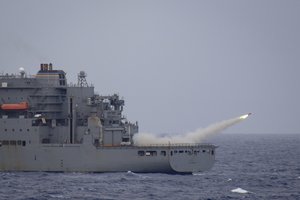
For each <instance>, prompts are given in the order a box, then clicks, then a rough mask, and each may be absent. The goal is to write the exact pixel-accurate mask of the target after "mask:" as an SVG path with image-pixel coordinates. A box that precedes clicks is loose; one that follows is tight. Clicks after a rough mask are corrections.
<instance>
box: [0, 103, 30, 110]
mask: <svg viewBox="0 0 300 200" xmlns="http://www.w3.org/2000/svg"><path fill="white" fill-rule="evenodd" d="M28 108H29V105H28V103H27V102H20V103H5V104H2V105H1V109H2V110H27V109H28Z"/></svg>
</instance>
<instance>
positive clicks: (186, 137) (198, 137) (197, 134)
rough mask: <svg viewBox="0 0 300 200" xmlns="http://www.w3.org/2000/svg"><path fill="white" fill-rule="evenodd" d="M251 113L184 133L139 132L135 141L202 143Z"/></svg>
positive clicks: (142, 142)
mask: <svg viewBox="0 0 300 200" xmlns="http://www.w3.org/2000/svg"><path fill="white" fill-rule="evenodd" d="M249 115H251V113H248V114H245V115H242V116H239V117H235V118H232V119H227V120H224V121H221V122H218V123H215V124H211V125H209V126H208V127H206V128H199V129H197V130H195V131H194V132H188V133H185V134H182V135H175V136H163V137H160V136H156V135H154V134H150V133H138V134H136V135H134V137H133V142H134V144H135V145H137V146H143V145H151V144H177V143H200V142H202V140H203V139H204V138H206V137H207V136H211V135H215V134H217V133H220V132H222V131H223V130H225V129H226V128H228V127H230V126H233V125H235V124H237V123H239V122H241V121H243V120H245V119H247V118H248V117H249Z"/></svg>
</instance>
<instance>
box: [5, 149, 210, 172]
mask: <svg viewBox="0 0 300 200" xmlns="http://www.w3.org/2000/svg"><path fill="white" fill-rule="evenodd" d="M140 152H144V155H139V153H140ZM212 152H214V146H210V145H198V146H182V148H178V147H176V148H174V147H163V146H161V147H158V146H155V147H99V148H96V147H93V146H90V145H77V144H47V145H32V146H30V147H29V146H28V147H23V146H18V145H15V146H13V145H7V146H2V147H0V170H1V171H49V172H122V171H132V172H143V173H148V172H151V173H155V172H160V173H192V172H201V171H206V170H208V169H210V168H211V167H212V166H213V163H214V160H215V155H214V153H212Z"/></svg>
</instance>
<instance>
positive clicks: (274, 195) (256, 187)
mask: <svg viewBox="0 0 300 200" xmlns="http://www.w3.org/2000/svg"><path fill="white" fill-rule="evenodd" d="M207 141H209V142H212V143H214V144H215V145H218V146H219V148H218V149H217V151H216V153H217V154H216V159H217V161H216V163H215V165H214V167H213V168H212V169H211V170H210V171H207V172H204V173H196V174H193V175H170V174H159V173H157V174H137V173H133V172H130V171H129V172H123V173H46V172H27V173H26V172H9V173H7V172H0V199H1V200H2V199H32V200H33V199H185V200H187V199H300V134H293V135H292V134H247V135H245V134H220V135H219V136H215V137H213V138H208V140H207ZM124 159H125V158H124Z"/></svg>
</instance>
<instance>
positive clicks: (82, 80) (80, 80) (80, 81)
mask: <svg viewBox="0 0 300 200" xmlns="http://www.w3.org/2000/svg"><path fill="white" fill-rule="evenodd" d="M77 76H78V82H77V85H78V86H80V87H88V86H89V85H88V84H87V82H86V77H87V74H86V73H85V72H84V71H80V72H79V74H78V75H77Z"/></svg>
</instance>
